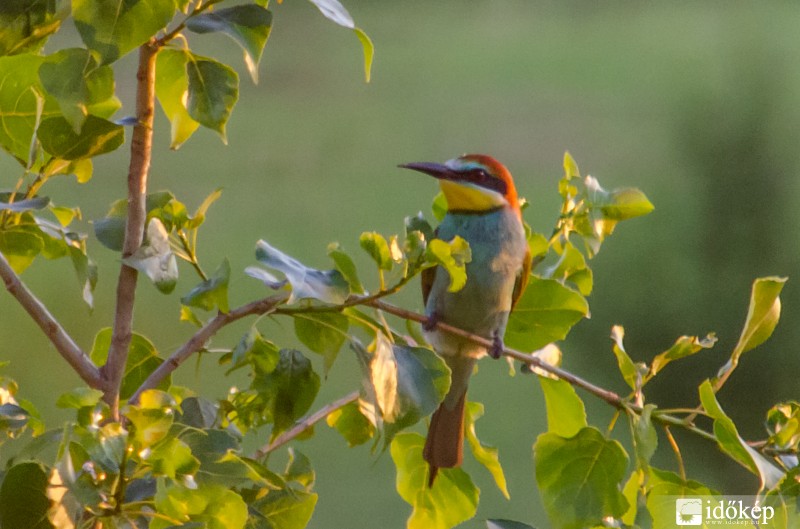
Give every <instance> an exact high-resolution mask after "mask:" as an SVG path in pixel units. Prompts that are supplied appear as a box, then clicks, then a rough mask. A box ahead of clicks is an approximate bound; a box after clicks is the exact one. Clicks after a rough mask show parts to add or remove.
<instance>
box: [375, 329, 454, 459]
mask: <svg viewBox="0 0 800 529" xmlns="http://www.w3.org/2000/svg"><path fill="white" fill-rule="evenodd" d="M371 349H372V351H371V353H372V354H371V358H370V363H369V368H370V382H371V385H372V387H373V388H374V390H375V397H376V400H377V404H378V406H379V407H380V410H381V413H382V416H383V420H384V421H385V424H384V430H385V431H384V433H385V442H386V444H388V443H389V441H391V440H392V437H394V435H395V434H396V433H397V432H399V431H400V430H402V429H403V428H407V427H409V426H411V425H413V424H415V423H416V422H417V421H419V420H420V419H422V418H423V417H425V416H427V415H430V414H431V413H433V411H434V410H436V408H437V407H438V406H439V403H440V402H441V401H442V399H443V398H444V396H445V395H446V394H447V391H448V390H449V389H450V369H449V368H448V367H447V364H445V362H444V360H442V359H441V358H440V357H439V356H438V355H437V354H436V353H434V352H433V351H431V350H430V349H426V348H423V347H408V346H404V345H400V344H397V343H391V342H390V341H389V340H388V339H387V338H386V337H385V336H384V335H383V334H382V333H379V334H378V335H377V337H376V338H375V341H374V342H373V344H372V345H371Z"/></svg>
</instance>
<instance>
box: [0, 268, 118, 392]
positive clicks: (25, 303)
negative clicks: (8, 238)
mask: <svg viewBox="0 0 800 529" xmlns="http://www.w3.org/2000/svg"><path fill="white" fill-rule="evenodd" d="M0 277H2V278H3V282H4V283H5V286H6V290H8V292H9V293H10V294H11V295H12V296H14V298H15V299H16V300H17V301H18V302H19V304H20V305H22V308H24V309H25V310H26V311H27V313H28V314H29V315H30V317H31V319H32V320H33V321H34V322H36V325H38V326H39V328H40V329H42V332H44V334H45V336H47V338H48V339H49V340H50V342H51V343H52V344H53V345H54V346H55V348H56V350H57V351H58V352H59V354H61V356H63V357H64V359H65V360H66V361H67V362H68V363H69V365H70V366H72V368H73V369H74V370H75V372H76V373H78V375H79V376H80V377H81V378H82V379H83V381H84V382H86V383H87V384H88V385H89V386H91V387H93V388H95V389H103V388H105V384H104V380H103V376H102V375H101V374H100V370H99V369H98V368H97V366H95V365H94V363H93V362H92V361H91V359H90V358H89V357H88V356H87V355H86V353H85V352H83V350H82V349H81V348H80V347H79V346H78V344H76V343H75V341H74V340H73V339H72V337H71V336H70V335H69V334H67V332H66V331H65V330H64V328H63V327H62V326H61V324H59V323H58V322H57V321H56V319H55V318H54V317H53V315H52V314H50V311H48V310H47V307H45V306H44V305H43V304H42V302H41V301H39V299H38V298H37V297H36V296H35V295H34V294H33V293H32V292H31V291H30V290H28V287H27V286H25V284H24V283H23V282H22V281H21V280H20V278H19V276H18V275H17V274H16V273H15V272H14V270H13V269H12V268H11V265H10V264H9V262H8V260H7V259H6V258H5V256H4V255H3V254H2V253H0Z"/></svg>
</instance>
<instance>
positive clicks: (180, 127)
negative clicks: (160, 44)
mask: <svg viewBox="0 0 800 529" xmlns="http://www.w3.org/2000/svg"><path fill="white" fill-rule="evenodd" d="M188 60H189V54H188V52H186V51H184V50H173V49H169V48H168V49H164V50H161V52H159V54H158V58H157V59H156V61H157V62H156V97H157V98H158V102H159V103H160V104H161V109H162V110H163V111H164V114H166V116H167V119H169V121H170V124H171V140H170V148H171V149H177V148H178V147H180V146H181V145H183V143H184V142H185V141H186V140H188V139H189V137H190V136H191V135H192V134H193V133H194V131H195V130H197V128H198V127H200V123H198V122H197V121H195V120H194V119H192V117H191V116H190V115H189V111H188V110H187V109H186V102H187V101H188V98H189V78H188V74H187V71H186V63H187V62H188Z"/></svg>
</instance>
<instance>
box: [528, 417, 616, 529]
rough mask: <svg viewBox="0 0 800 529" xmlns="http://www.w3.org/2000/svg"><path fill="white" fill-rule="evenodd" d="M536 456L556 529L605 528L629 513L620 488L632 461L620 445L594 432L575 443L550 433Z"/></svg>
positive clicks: (542, 438) (541, 485)
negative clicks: (609, 520)
mask: <svg viewBox="0 0 800 529" xmlns="http://www.w3.org/2000/svg"><path fill="white" fill-rule="evenodd" d="M533 453H534V462H535V464H536V482H537V483H538V484H539V492H540V494H541V496H542V502H543V504H544V508H545V511H546V512H547V515H548V517H549V518H550V520H551V521H552V523H553V525H555V526H556V527H561V528H564V529H579V528H583V527H593V526H595V525H602V521H603V519H604V518H606V517H609V516H610V517H614V518H619V517H620V516H622V515H623V514H625V512H626V511H627V509H628V502H627V500H626V499H625V497H624V496H623V495H622V493H621V492H620V487H621V482H622V480H623V479H624V478H625V471H626V469H627V466H628V456H627V454H626V453H625V450H624V449H623V448H622V445H620V444H619V443H618V442H617V441H614V440H609V439H606V438H604V437H603V434H602V433H600V432H599V431H598V430H597V429H595V428H591V427H588V428H583V429H582V430H580V431H579V432H578V433H577V435H575V436H574V437H571V438H564V437H561V436H559V435H557V434H554V433H545V434H542V435H540V436H539V437H538V439H537V440H536V444H535V445H534V449H533Z"/></svg>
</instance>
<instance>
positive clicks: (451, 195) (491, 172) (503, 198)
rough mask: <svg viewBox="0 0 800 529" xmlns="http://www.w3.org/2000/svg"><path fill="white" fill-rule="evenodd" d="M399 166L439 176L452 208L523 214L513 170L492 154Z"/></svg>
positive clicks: (450, 208)
mask: <svg viewBox="0 0 800 529" xmlns="http://www.w3.org/2000/svg"><path fill="white" fill-rule="evenodd" d="M400 167H403V168H405V169H413V170H415V171H419V172H421V173H425V174H427V175H430V176H432V177H434V178H436V179H438V180H439V186H440V187H441V188H442V192H443V193H444V196H445V198H446V199H447V209H448V210H449V211H466V212H471V213H479V212H482V211H490V210H493V209H497V208H500V207H510V208H511V209H512V210H514V211H516V212H517V214H519V213H520V211H519V200H518V199H517V190H516V188H514V180H513V179H512V178H511V173H510V172H509V171H508V169H506V167H505V166H504V165H503V164H501V163H500V162H498V161H497V160H495V159H494V158H492V157H491V156H486V155H485V154H465V155H464V156H459V157H458V158H453V159H452V160H448V161H446V162H445V163H443V164H441V163H431V162H414V163H407V164H403V165H401V166H400Z"/></svg>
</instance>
